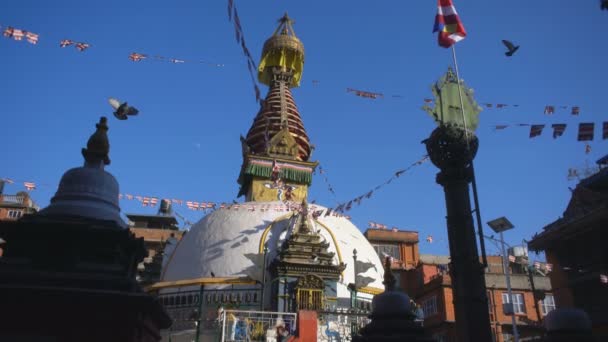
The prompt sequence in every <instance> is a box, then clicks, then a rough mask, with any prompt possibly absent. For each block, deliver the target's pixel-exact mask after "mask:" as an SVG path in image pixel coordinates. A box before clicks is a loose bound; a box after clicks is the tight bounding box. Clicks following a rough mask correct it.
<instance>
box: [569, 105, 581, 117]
mask: <svg viewBox="0 0 608 342" xmlns="http://www.w3.org/2000/svg"><path fill="white" fill-rule="evenodd" d="M580 111H581V109H580V107H579V106H573V107H572V112H571V113H572V115H578V114H579V113H580Z"/></svg>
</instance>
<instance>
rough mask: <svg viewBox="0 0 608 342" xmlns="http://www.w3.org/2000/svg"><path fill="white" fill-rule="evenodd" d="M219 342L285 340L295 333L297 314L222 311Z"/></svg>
mask: <svg viewBox="0 0 608 342" xmlns="http://www.w3.org/2000/svg"><path fill="white" fill-rule="evenodd" d="M220 321H221V326H222V333H221V339H220V341H221V342H237V341H247V342H250V341H264V342H265V341H272V340H275V341H276V340H279V337H280V339H281V340H285V341H286V340H287V337H288V336H294V335H295V332H296V324H297V314H295V313H287V312H267V311H247V310H222V311H221V318H220Z"/></svg>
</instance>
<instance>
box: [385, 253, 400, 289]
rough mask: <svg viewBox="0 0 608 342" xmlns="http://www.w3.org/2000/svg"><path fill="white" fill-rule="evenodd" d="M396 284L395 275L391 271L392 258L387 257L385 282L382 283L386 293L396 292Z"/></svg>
mask: <svg viewBox="0 0 608 342" xmlns="http://www.w3.org/2000/svg"><path fill="white" fill-rule="evenodd" d="M396 283H397V280H396V279H395V275H394V274H393V271H391V257H390V256H387V257H386V259H385V261H384V281H383V282H382V284H384V289H385V291H394V290H395V284H396Z"/></svg>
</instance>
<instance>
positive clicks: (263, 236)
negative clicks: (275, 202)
mask: <svg viewBox="0 0 608 342" xmlns="http://www.w3.org/2000/svg"><path fill="white" fill-rule="evenodd" d="M293 215H295V212H291V213H289V214H285V215H283V216H279V217H277V218H276V219H274V220H273V221H272V222H270V224H269V225H268V226H266V228H264V232H263V233H262V237H261V238H260V246H259V248H258V253H260V254H262V253H264V242H266V237H267V236H268V232H269V231H270V228H272V225H273V224H275V223H276V222H278V221H280V220H284V219H286V218H290V217H291V216H293Z"/></svg>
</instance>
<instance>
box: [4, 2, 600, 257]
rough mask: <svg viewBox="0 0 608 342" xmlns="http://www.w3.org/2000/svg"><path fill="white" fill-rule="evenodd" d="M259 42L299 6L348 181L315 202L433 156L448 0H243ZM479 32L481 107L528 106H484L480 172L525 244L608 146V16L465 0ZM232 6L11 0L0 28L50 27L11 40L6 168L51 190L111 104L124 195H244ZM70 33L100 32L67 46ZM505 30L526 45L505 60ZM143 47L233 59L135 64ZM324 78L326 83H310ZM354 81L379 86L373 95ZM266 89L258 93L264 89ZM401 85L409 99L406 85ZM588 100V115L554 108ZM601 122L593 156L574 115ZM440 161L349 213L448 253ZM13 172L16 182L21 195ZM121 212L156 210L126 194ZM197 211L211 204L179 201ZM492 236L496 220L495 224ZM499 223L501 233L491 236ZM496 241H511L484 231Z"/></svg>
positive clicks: (317, 113)
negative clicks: (412, 233) (119, 116)
mask: <svg viewBox="0 0 608 342" xmlns="http://www.w3.org/2000/svg"><path fill="white" fill-rule="evenodd" d="M235 4H236V6H237V8H238V10H239V15H240V17H241V22H242V26H243V30H244V33H245V38H246V42H247V46H248V48H249V49H250V51H251V52H252V54H253V56H254V58H255V59H256V60H259V56H260V52H261V48H262V44H263V42H264V40H265V39H267V38H268V37H269V35H270V34H271V33H272V32H273V30H274V29H275V27H276V20H277V19H278V18H279V17H280V16H281V15H282V14H283V13H284V12H285V11H288V12H289V14H290V16H291V17H293V18H294V19H295V21H296V24H295V30H296V33H297V34H298V36H299V37H300V39H301V40H302V41H303V43H304V45H305V48H306V64H305V67H304V76H303V82H302V86H301V87H300V88H298V89H295V90H294V91H293V94H294V97H295V100H296V102H297V104H298V106H299V109H300V113H301V114H302V118H303V121H304V124H305V127H306V129H307V131H308V134H309V136H310V138H311V140H312V143H313V144H315V145H316V147H317V148H316V150H315V153H314V154H313V159H315V160H318V161H320V163H321V165H322V167H323V168H324V169H325V170H326V176H327V178H328V180H329V181H330V183H331V184H332V186H333V187H334V189H335V193H336V196H335V197H334V196H333V195H332V194H331V193H329V191H328V190H327V186H326V185H325V182H324V180H323V179H322V178H321V177H320V176H319V175H317V176H316V177H315V179H314V181H313V187H312V189H311V195H310V199H311V200H312V199H316V200H317V202H318V203H321V204H325V205H327V206H334V205H335V204H336V203H337V201H339V202H342V201H346V200H349V199H352V198H354V197H356V196H358V195H361V194H364V193H366V192H367V191H369V190H371V189H373V188H374V187H375V186H376V185H378V184H380V183H382V182H384V181H385V180H386V179H388V178H389V177H390V176H391V175H392V174H393V173H394V172H395V171H397V170H399V169H401V168H403V167H405V166H407V165H409V164H411V163H412V162H415V161H416V160H418V159H419V158H420V157H421V156H423V155H424V154H425V153H426V151H425V149H424V145H422V144H421V143H420V142H421V141H422V140H423V139H425V138H426V137H428V135H429V134H430V132H431V131H432V129H433V128H434V123H433V122H432V120H431V119H430V118H429V117H428V116H427V115H426V113H425V112H423V111H422V110H421V109H420V107H421V106H422V105H423V99H424V98H428V97H431V92H430V89H429V86H430V85H431V84H432V83H433V82H434V81H435V80H436V79H437V78H438V77H440V76H441V75H442V74H443V73H444V72H445V71H446V68H447V67H448V65H450V64H451V52H450V50H448V49H443V48H440V47H438V46H437V42H436V36H435V35H433V34H432V32H431V31H432V27H433V21H434V16H435V13H436V2H435V1H430V0H429V1H411V2H404V1H397V0H384V1H379V2H371V1H361V0H351V1H318V0H310V1H271V0H258V1H239V0H235ZM455 5H456V8H457V9H458V11H459V13H460V16H461V19H462V21H463V22H464V25H465V27H466V29H467V31H468V37H467V38H466V39H465V40H464V41H462V42H461V43H459V44H458V45H457V52H458V59H459V66H460V72H461V77H462V78H463V79H464V80H465V82H466V83H467V85H469V86H470V87H472V88H474V89H475V97H476V99H477V100H478V102H480V103H484V102H490V103H505V104H518V105H519V107H517V108H514V107H512V106H510V107H507V108H505V109H501V110H496V109H491V110H484V111H483V112H482V113H481V117H480V127H479V129H478V131H477V134H478V136H479V139H480V149H479V153H478V155H477V158H476V160H475V161H476V171H477V179H478V187H479V196H480V200H481V213H482V216H483V217H482V218H483V221H484V222H486V221H489V220H491V219H494V218H496V217H499V216H507V217H508V218H509V219H510V220H511V221H512V222H513V223H514V224H515V226H516V229H515V230H513V231H510V232H508V233H506V236H505V238H506V239H507V241H508V242H509V243H511V244H518V243H520V242H521V240H522V239H523V238H526V239H529V238H530V237H531V236H532V235H533V234H534V233H535V232H538V231H540V230H541V228H542V227H543V226H544V225H546V224H548V223H550V222H552V221H553V220H555V219H557V218H558V217H559V216H560V215H561V214H562V212H563V211H564V209H565V207H566V205H567V202H568V200H569V196H570V191H569V190H568V187H569V186H570V187H573V186H574V185H575V182H573V181H568V180H567V179H566V175H567V171H568V168H570V167H582V166H585V165H586V163H588V164H589V165H593V163H594V161H595V160H597V159H598V158H600V157H601V156H603V155H604V154H605V153H606V150H607V149H606V147H607V146H608V144H607V142H606V141H602V140H601V123H602V121H606V120H607V116H606V113H605V106H604V98H603V96H605V95H606V84H605V80H606V79H608V77H606V76H607V74H608V71H607V70H606V68H603V66H604V64H605V60H606V56H607V55H608V47H607V45H606V44H603V43H602V42H604V41H605V33H604V26H605V22H606V20H607V16H608V12H602V11H600V9H599V5H598V4H597V3H595V2H593V1H590V2H580V1H564V0H558V1H555V0H553V1H549V0H537V1H524V0H512V1H481V0H477V1H472V0H469V1H456V3H455ZM226 7H227V1H224V0H222V1H219V0H218V1H201V0H199V1H194V0H175V1H156V0H147V1H139V0H137V1H133V0H129V1H124V0H121V1H118V0H106V1H86V2H85V1H77V0H72V1H68V0H55V1H42V0H39V1H27V0H23V1H18V2H15V1H2V2H1V3H0V25H1V26H2V27H3V28H5V27H6V26H13V27H15V28H20V29H24V30H28V31H32V32H35V33H38V34H40V41H39V43H38V44H37V45H31V44H28V43H27V42H25V41H21V42H17V41H14V40H12V39H8V38H5V37H0V68H1V69H2V72H1V75H2V77H1V82H0V103H1V104H2V114H1V115H2V119H3V121H2V122H3V124H2V126H1V127H2V129H1V132H2V137H3V140H4V144H3V149H2V151H3V153H2V159H1V162H0V165H1V168H0V177H8V178H12V179H15V180H18V181H21V182H22V181H34V182H36V183H37V184H38V185H39V187H38V189H37V190H35V191H34V192H33V193H32V195H33V197H34V199H35V200H36V201H37V202H38V203H39V204H41V205H43V206H45V205H47V204H48V203H49V200H50V198H51V197H52V195H53V193H54V191H55V187H56V185H57V184H58V182H59V179H60V177H61V175H62V174H63V173H64V172H65V171H66V170H67V169H68V168H70V167H75V166H79V165H81V164H82V157H81V155H80V149H81V148H82V147H84V146H85V144H86V140H87V138H88V136H89V135H90V134H91V133H92V132H93V130H94V124H95V122H96V121H97V120H98V119H99V116H101V115H105V116H108V117H109V119H110V122H109V125H110V131H109V135H110V139H111V148H112V149H111V155H110V157H111V159H112V164H111V165H110V166H109V167H108V168H107V169H108V171H109V172H111V173H112V174H114V175H115V176H116V178H117V179H118V180H119V182H120V185H121V192H123V193H131V194H140V195H143V196H145V195H150V196H158V197H169V198H181V199H184V200H193V201H214V202H222V201H225V202H230V201H232V200H233V199H234V198H235V196H236V194H237V191H238V185H237V184H236V179H237V177H238V172H239V168H240V165H241V147H240V142H239V134H245V133H246V132H247V130H248V129H249V125H250V124H251V122H252V119H253V117H254V116H255V114H256V112H257V109H258V106H257V105H256V103H255V98H254V95H253V90H252V84H251V80H250V78H249V75H248V72H247V67H246V60H245V58H244V56H243V55H242V52H241V49H240V46H239V45H237V44H236V42H235V37H234V29H233V26H232V23H229V22H228V21H227V10H226ZM61 39H72V40H75V41H82V42H87V43H89V44H91V45H92V46H91V48H89V49H88V50H87V51H85V52H78V51H77V50H76V49H74V48H73V47H69V48H65V49H61V48H60V47H59V41H60V40H61ZM501 39H510V40H512V41H513V42H515V43H516V44H519V45H521V48H520V50H519V51H518V52H517V53H516V55H515V56H514V57H513V58H510V59H508V58H506V57H505V56H504V54H503V53H504V47H503V46H502V44H501V42H500V41H501ZM131 52H139V53H146V54H150V55H161V56H166V57H174V58H181V59H185V60H207V61H213V62H217V63H223V64H225V66H224V67H213V66H209V65H206V64H197V63H184V64H172V63H168V62H159V61H154V60H145V61H142V62H140V63H134V62H131V61H130V60H129V59H128V55H129V54H130V53H131ZM312 80H318V81H319V83H318V84H316V85H313V83H312ZM347 87H351V88H356V89H362V90H369V91H374V92H380V93H383V94H385V98H384V99H377V100H370V99H364V98H359V97H355V96H353V95H352V94H348V93H347V92H346V91H345V90H346V88H347ZM266 89H267V88H266V87H265V86H263V87H262V92H263V93H265V92H266ZM392 95H401V96H402V98H393V97H392ZM110 96H112V97H117V98H119V99H122V100H127V101H129V103H130V104H133V105H135V106H137V107H138V108H139V109H140V115H139V116H137V117H134V118H131V119H129V120H127V121H117V120H115V119H114V117H113V116H112V115H111V108H110V107H109V105H108V104H107V98H108V97H110ZM550 104H553V105H556V106H559V105H568V106H572V105H578V106H580V108H581V115H580V116H578V117H575V116H571V115H570V113H569V112H568V111H566V110H560V109H558V110H557V112H556V113H555V114H554V115H553V116H546V115H544V114H543V108H544V106H545V105H550ZM580 122H594V123H595V124H596V129H595V140H594V141H593V142H591V144H590V145H591V147H592V152H591V153H590V154H588V155H586V154H585V153H584V150H585V147H584V146H585V144H584V143H581V142H577V141H576V131H577V127H578V123H580ZM516 123H529V124H547V125H550V124H553V123H566V124H568V128H567V129H566V132H565V134H564V136H563V137H561V138H559V139H556V140H554V139H552V137H551V132H550V129H549V128H545V131H544V132H543V135H542V136H541V137H537V138H535V139H529V138H528V133H529V128H526V127H523V128H522V127H511V128H508V129H506V130H504V131H498V132H495V131H494V130H493V129H492V127H493V126H494V125H498V124H516ZM437 171H438V170H437V168H436V167H435V166H433V165H432V164H430V163H426V164H424V165H422V166H420V167H417V168H414V169H412V170H411V171H410V172H408V173H406V174H404V175H403V176H402V177H400V178H399V179H397V180H396V181H394V182H392V183H391V184H390V185H388V186H385V187H383V188H382V189H381V190H380V191H377V192H376V193H374V195H373V197H372V198H371V199H369V200H364V201H363V202H362V204H361V205H360V206H354V207H353V209H352V210H351V212H350V215H351V216H352V220H353V222H354V223H355V224H356V225H357V226H359V227H361V229H365V227H366V225H367V222H368V221H376V222H380V223H384V224H386V225H388V226H396V227H399V228H401V229H409V230H417V231H419V232H420V234H421V240H422V241H423V238H424V237H425V236H426V235H432V236H434V237H435V242H434V243H432V244H428V243H425V242H421V252H422V253H437V254H447V253H448V250H447V238H446V236H447V234H446V228H445V227H446V225H445V204H444V197H443V190H442V188H441V187H440V186H439V185H437V184H436V183H435V175H436V173H437ZM22 189H23V187H22V185H21V184H14V185H9V186H8V187H7V188H6V189H5V190H6V191H7V192H9V193H14V192H16V191H19V190H22ZM121 206H122V208H123V211H125V212H143V213H146V212H149V213H152V212H154V211H155V210H153V209H150V208H143V207H141V206H140V205H137V202H135V201H126V200H123V201H121ZM177 210H178V212H180V213H181V214H182V215H185V216H187V217H188V218H189V219H190V220H191V221H195V220H198V219H199V218H200V217H201V216H202V213H201V212H192V211H188V210H187V209H185V208H177ZM486 230H487V231H488V229H487V228H486ZM488 233H489V231H488ZM488 250H489V252H491V253H494V252H496V251H497V249H496V247H494V246H493V245H492V244H491V243H490V244H488Z"/></svg>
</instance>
